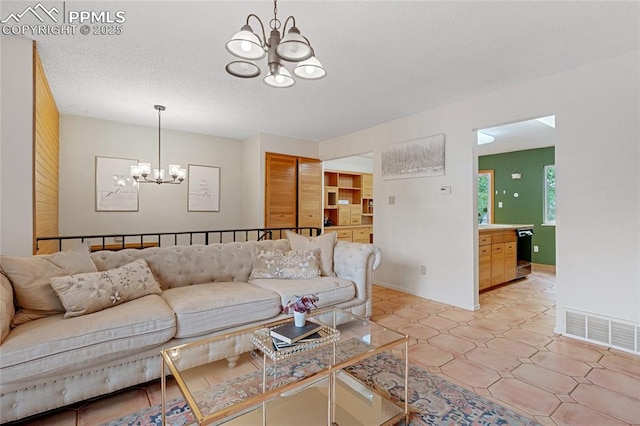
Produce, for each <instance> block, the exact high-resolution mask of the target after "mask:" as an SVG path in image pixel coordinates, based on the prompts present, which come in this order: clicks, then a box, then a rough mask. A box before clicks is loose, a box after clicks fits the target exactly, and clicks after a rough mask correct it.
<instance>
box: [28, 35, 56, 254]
mask: <svg viewBox="0 0 640 426" xmlns="http://www.w3.org/2000/svg"><path fill="white" fill-rule="evenodd" d="M33 64H34V65H33V68H34V69H33V85H34V90H33V93H34V100H33V108H34V111H33V122H34V124H33V126H34V129H33V130H34V131H33V139H34V140H33V186H34V187H33V209H34V211H33V221H34V223H33V235H34V242H33V251H34V253H37V254H44V253H54V252H56V251H58V245H57V243H56V242H55V241H51V242H43V243H40V247H38V249H37V250H36V246H35V237H49V236H55V235H59V228H58V188H59V180H58V177H59V168H58V167H59V164H60V163H59V151H60V145H59V123H60V113H59V112H58V107H57V106H56V101H55V99H54V98H53V94H52V93H51V88H50V87H49V83H48V81H47V76H46V75H45V72H44V68H43V67H42V62H41V61H40V56H39V55H38V51H37V49H36V45H35V43H34V48H33Z"/></svg>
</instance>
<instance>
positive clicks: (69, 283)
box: [51, 259, 162, 318]
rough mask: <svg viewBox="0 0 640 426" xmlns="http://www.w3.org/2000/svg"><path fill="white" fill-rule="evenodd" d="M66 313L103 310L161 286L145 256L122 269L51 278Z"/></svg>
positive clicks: (149, 292)
mask: <svg viewBox="0 0 640 426" xmlns="http://www.w3.org/2000/svg"><path fill="white" fill-rule="evenodd" d="M51 287H53V289H54V290H55V291H56V293H57V294H58V296H59V297H60V300H61V301H62V304H63V305H64V307H65V309H66V310H67V312H66V313H65V314H64V317H65V318H72V317H77V316H80V315H86V314H90V313H93V312H97V311H101V310H103V309H106V308H110V307H113V306H116V305H120V304H122V303H125V302H128V301H130V300H134V299H137V298H139V297H142V296H147V295H149V294H160V293H162V290H160V286H159V285H158V282H157V281H156V279H155V278H154V277H153V274H152V273H151V270H150V269H149V266H147V262H145V261H144V259H138V260H135V261H133V262H131V263H129V264H127V265H125V266H123V267H121V268H116V269H111V270H109V271H104V272H89V273H86V274H75V275H69V276H66V277H56V278H51Z"/></svg>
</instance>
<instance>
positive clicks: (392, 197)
mask: <svg viewBox="0 0 640 426" xmlns="http://www.w3.org/2000/svg"><path fill="white" fill-rule="evenodd" d="M395 204H396V196H395V195H389V205H391V206H393V205H395Z"/></svg>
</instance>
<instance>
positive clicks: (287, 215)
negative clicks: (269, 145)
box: [264, 152, 323, 228]
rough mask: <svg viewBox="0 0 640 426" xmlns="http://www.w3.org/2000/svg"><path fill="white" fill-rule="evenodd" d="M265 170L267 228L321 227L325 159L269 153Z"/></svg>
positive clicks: (265, 219) (266, 156)
mask: <svg viewBox="0 0 640 426" xmlns="http://www.w3.org/2000/svg"><path fill="white" fill-rule="evenodd" d="M265 171H266V173H265V208H264V211H265V218H264V224H265V227H267V228H287V227H291V228H295V227H307V226H309V227H318V228H320V227H321V226H322V198H323V197H322V162H321V161H320V160H316V159H312V158H302V157H294V156H290V155H284V154H275V153H271V152H268V153H266V155H265Z"/></svg>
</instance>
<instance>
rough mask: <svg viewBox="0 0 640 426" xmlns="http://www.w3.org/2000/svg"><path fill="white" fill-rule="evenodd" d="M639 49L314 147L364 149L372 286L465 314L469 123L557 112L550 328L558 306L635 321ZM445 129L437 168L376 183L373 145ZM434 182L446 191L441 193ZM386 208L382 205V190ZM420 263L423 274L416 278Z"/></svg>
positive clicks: (639, 291)
mask: <svg viewBox="0 0 640 426" xmlns="http://www.w3.org/2000/svg"><path fill="white" fill-rule="evenodd" d="M639 64H640V52H634V53H631V54H627V55H623V56H620V57H615V58H612V59H609V60H607V61H604V62H600V63H596V64H593V65H590V66H586V67H582V68H578V69H575V70H571V71H567V72H563V73H560V74H557V75H554V76H552V77H549V78H545V79H540V80H536V81H533V82H530V83H526V84H521V85H518V86H514V87H511V88H508V89H504V90H500V91H495V92H492V93H488V94H485V95H482V96H478V97H475V98H470V99H466V100H462V101H459V102H456V103H453V104H449V105H446V106H443V107H441V108H437V109H433V110H429V111H425V112H422V113H420V114H416V115H414V116H411V117H406V118H403V119H400V120H396V121H393V122H389V123H385V124H382V125H379V126H376V127H373V128H370V129H365V130H363V131H360V132H357V133H354V134H350V135H346V136H343V137H339V138H336V139H332V140H328V141H324V142H321V143H320V158H321V159H323V160H327V159H331V158H339V157H344V156H348V155H353V154H357V153H360V152H364V151H368V150H371V149H373V150H374V160H375V161H374V191H375V193H374V197H375V198H376V199H377V200H379V201H376V217H375V223H376V228H375V236H376V244H378V245H380V246H381V248H382V249H383V251H384V260H383V262H382V266H381V267H380V269H379V270H378V271H377V272H376V277H375V278H376V282H379V283H382V284H385V285H388V286H391V287H396V288H399V289H402V290H405V291H408V292H411V293H415V294H418V295H420V296H423V297H428V298H430V299H434V300H439V301H442V302H446V303H450V304H454V305H458V306H461V307H464V308H467V309H473V308H474V306H476V304H477V301H478V299H477V251H476V248H477V225H476V221H475V220H474V219H475V217H474V205H475V200H476V194H475V191H474V188H475V187H476V172H475V170H476V168H477V156H476V145H475V135H474V132H473V129H480V128H486V127H492V126H496V125H500V124H504V123H510V122H515V121H521V120H525V119H530V118H534V117H540V116H546V115H552V114H555V115H556V132H557V133H556V166H557V172H558V177H557V185H558V187H557V196H558V202H557V234H556V239H557V306H558V315H557V330H560V331H561V330H564V323H563V315H562V313H563V309H565V308H574V309H580V310H584V311H587V312H591V313H595V314H599V315H605V316H609V317H612V318H617V319H622V320H626V321H631V322H634V323H638V322H640V266H639V264H640V262H638V260H639V259H640V172H639V170H640V152H639V145H640V134H639V133H640V130H639V126H638V117H639V116H640V105H639V104H640V96H639V95H640V87H639V79H640V66H639ZM437 133H444V134H445V135H446V175H445V176H442V177H429V178H420V179H402V180H388V181H383V180H382V179H381V176H380V171H381V164H380V150H381V147H382V146H384V145H387V144H391V143H397V142H401V141H404V140H408V139H412V138H417V137H421V136H429V135H434V134H437ZM441 185H450V186H451V187H452V194H451V195H441V194H440V193H439V188H440V186H441ZM391 195H394V196H395V197H396V205H388V204H387V200H388V196H391ZM420 264H425V265H427V275H426V276H422V275H420Z"/></svg>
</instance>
